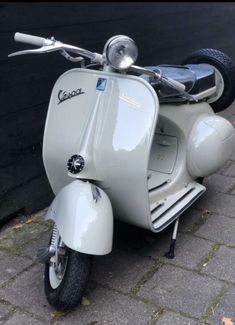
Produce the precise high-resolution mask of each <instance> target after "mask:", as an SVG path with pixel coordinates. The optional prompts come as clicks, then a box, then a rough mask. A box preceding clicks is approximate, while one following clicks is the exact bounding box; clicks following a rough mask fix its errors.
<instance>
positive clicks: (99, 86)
mask: <svg viewBox="0 0 235 325" xmlns="http://www.w3.org/2000/svg"><path fill="white" fill-rule="evenodd" d="M106 83H107V79H104V78H99V79H98V81H97V85H96V89H97V90H101V91H104V90H105V87H106Z"/></svg>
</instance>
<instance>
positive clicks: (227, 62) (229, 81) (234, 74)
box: [182, 49, 235, 113]
mask: <svg viewBox="0 0 235 325" xmlns="http://www.w3.org/2000/svg"><path fill="white" fill-rule="evenodd" d="M200 63H207V64H210V65H212V66H214V67H215V68H216V69H218V70H219V72H220V73H221V75H222V77H223V81H224V90H223V92H222V94H221V96H220V97H219V98H218V99H217V100H216V101H214V102H212V103H210V105H211V107H212V108H213V110H214V112H216V113H218V112H221V111H223V110H225V109H226V108H227V107H228V106H230V105H231V104H232V102H233V101H234V99H235V70H234V66H233V63H232V60H231V59H230V58H229V57H228V56H227V55H226V54H225V53H223V52H221V51H219V50H215V49H200V50H197V51H195V52H193V53H192V54H191V55H189V56H188V57H187V58H186V59H185V60H184V61H183V62H182V64H183V65H186V64H200Z"/></svg>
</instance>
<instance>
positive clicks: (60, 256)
mask: <svg viewBox="0 0 235 325" xmlns="http://www.w3.org/2000/svg"><path fill="white" fill-rule="evenodd" d="M50 245H53V246H54V247H55V255H54V256H52V257H51V258H50V260H49V262H48V263H46V265H45V282H44V284H45V293H46V297H47V300H48V302H49V303H50V305H52V306H53V307H54V308H56V309H57V310H66V309H72V308H74V307H76V306H77V305H78V304H79V302H80V300H81V298H82V295H83V293H84V291H85V289H86V286H87V283H88V279H89V274H90V269H91V256H90V255H86V254H82V253H79V252H77V251H74V250H72V249H70V248H68V247H66V246H65V244H64V243H63V242H62V240H61V237H60V234H59V232H58V230H57V227H56V226H54V229H53V233H52V236H51V241H50Z"/></svg>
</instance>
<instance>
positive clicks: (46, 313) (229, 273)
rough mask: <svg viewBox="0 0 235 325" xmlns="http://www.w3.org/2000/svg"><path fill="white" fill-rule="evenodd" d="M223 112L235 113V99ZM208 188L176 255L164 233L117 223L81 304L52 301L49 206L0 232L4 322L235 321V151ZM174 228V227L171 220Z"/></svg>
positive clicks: (185, 222) (187, 217) (145, 324)
mask: <svg viewBox="0 0 235 325" xmlns="http://www.w3.org/2000/svg"><path fill="white" fill-rule="evenodd" d="M223 115H224V116H225V117H226V118H228V119H230V120H231V121H234V120H235V106H234V105H233V107H232V106H231V107H230V108H229V109H228V110H226V112H224V113H223ZM204 182H205V185H206V187H207V192H206V193H205V194H204V195H203V197H201V198H200V199H199V200H198V201H197V202H196V203H195V204H194V205H193V207H191V208H190V209H189V210H188V211H187V212H186V213H184V214H183V215H182V218H181V221H180V226H179V234H178V239H177V245H176V257H175V259H173V260H168V259H166V258H165V257H163V254H164V252H166V251H167V249H168V245H169V241H170V235H171V229H167V230H165V231H163V232H162V233H160V234H157V235H156V234H153V233H150V232H148V231H145V230H142V229H139V228H135V227H132V226H128V225H124V224H121V223H116V224H115V236H114V247H113V252H112V253H111V254H109V255H107V256H100V257H95V258H94V265H93V272H92V274H91V279H90V284H89V287H88V289H87V291H86V293H85V298H86V299H84V300H83V302H85V303H83V304H80V305H79V306H78V307H77V308H76V309H75V310H73V311H70V312H66V313H63V312H56V311H55V310H54V309H53V308H52V307H50V306H49V305H48V303H47V301H46V298H45V295H44V287H43V269H44V267H43V265H41V264H37V263H36V262H35V254H36V250H37V247H38V246H40V245H41V244H45V243H47V242H48V240H49V236H50V231H51V224H50V223H48V222H45V221H44V220H43V215H44V214H45V212H46V209H45V210H43V211H40V212H38V213H36V214H34V215H32V216H19V217H18V218H16V219H14V220H12V221H11V222H9V223H8V224H6V225H5V226H4V227H3V228H2V230H1V232H0V258H1V264H0V324H6V325H13V324H14V325H21V324H22V325H23V324H24V325H25V324H35V325H40V324H55V325H63V324H66V325H69V324H81V325H96V324H97V325H101V324H112V325H116V324H118V325H122V324H128V325H129V324H130V325H132V324H136V325H155V324H156V325H168V324H169V325H196V324H211V325H212V324H218V325H219V324H223V320H224V321H225V319H227V321H228V320H229V319H231V322H230V323H229V322H228V323H227V324H230V325H232V324H235V271H234V265H235V235H234V234H235V154H234V155H233V157H232V158H231V160H230V161H229V162H228V163H227V164H226V165H225V166H224V167H223V168H222V169H221V170H220V171H218V172H217V173H216V174H214V175H212V176H210V177H207V178H206V179H205V180H204ZM170 228H171V227H170Z"/></svg>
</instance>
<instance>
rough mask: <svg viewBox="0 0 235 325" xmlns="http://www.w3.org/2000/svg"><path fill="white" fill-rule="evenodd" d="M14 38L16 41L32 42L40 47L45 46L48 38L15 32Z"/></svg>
mask: <svg viewBox="0 0 235 325" xmlns="http://www.w3.org/2000/svg"><path fill="white" fill-rule="evenodd" d="M14 39H15V41H16V42H21V43H27V44H32V45H36V46H40V47H41V46H43V45H44V44H45V41H46V38H43V37H39V36H33V35H28V34H23V33H15V36H14Z"/></svg>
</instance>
